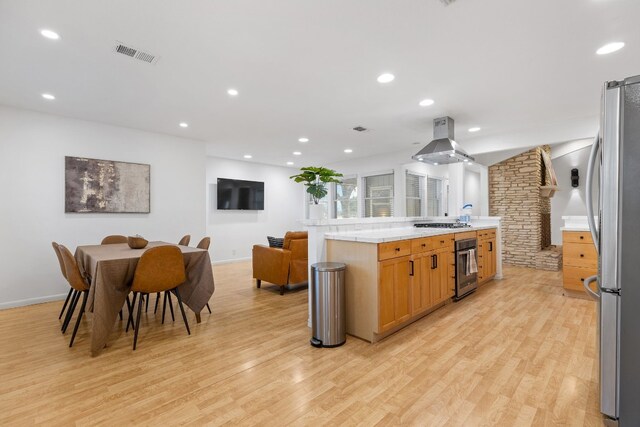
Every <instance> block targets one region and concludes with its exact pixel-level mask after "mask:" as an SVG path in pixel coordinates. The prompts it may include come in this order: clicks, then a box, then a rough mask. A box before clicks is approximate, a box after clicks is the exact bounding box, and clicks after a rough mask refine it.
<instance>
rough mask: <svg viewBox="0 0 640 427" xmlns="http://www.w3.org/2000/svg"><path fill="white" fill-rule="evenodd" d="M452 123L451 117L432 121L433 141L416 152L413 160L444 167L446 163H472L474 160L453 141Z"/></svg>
mask: <svg viewBox="0 0 640 427" xmlns="http://www.w3.org/2000/svg"><path fill="white" fill-rule="evenodd" d="M453 127H454V121H453V119H452V118H451V117H439V118H437V119H434V120H433V138H434V139H433V141H431V142H430V143H428V144H427V146H426V147H424V148H423V149H422V150H420V151H418V153H416V154H415V155H414V156H411V158H412V159H413V160H417V161H419V162H425V163H431V164H438V165H444V164H448V163H459V162H464V161H470V162H472V161H474V160H475V159H474V158H473V157H471V156H470V155H468V154H467V152H466V151H464V150H463V149H462V148H460V144H458V143H457V142H455V141H454V140H453V137H454V133H453Z"/></svg>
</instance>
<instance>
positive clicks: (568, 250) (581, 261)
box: [562, 243, 598, 268]
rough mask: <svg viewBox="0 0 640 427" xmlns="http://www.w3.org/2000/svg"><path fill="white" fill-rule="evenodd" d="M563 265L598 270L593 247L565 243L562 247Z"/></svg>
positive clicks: (596, 256) (583, 244)
mask: <svg viewBox="0 0 640 427" xmlns="http://www.w3.org/2000/svg"><path fill="white" fill-rule="evenodd" d="M562 259H563V265H567V266H571V267H585V268H598V255H597V254H596V248H595V247H594V246H593V245H590V244H585V243H565V244H564V245H562Z"/></svg>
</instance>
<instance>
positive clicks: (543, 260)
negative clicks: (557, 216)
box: [489, 146, 562, 270]
mask: <svg viewBox="0 0 640 427" xmlns="http://www.w3.org/2000/svg"><path fill="white" fill-rule="evenodd" d="M542 150H545V151H547V152H550V150H551V149H550V147H549V146H543V147H536V148H534V149H532V150H529V151H527V152H525V153H522V154H519V155H517V156H515V157H512V158H510V159H507V160H505V161H503V162H500V163H498V164H495V165H493V166H491V167H489V215H491V216H500V217H502V224H501V225H502V256H503V261H504V262H505V263H507V264H512V265H520V266H524V267H533V268H536V267H537V266H543V265H544V266H553V265H555V264H557V256H556V252H557V251H552V252H549V251H545V252H546V253H545V254H541V255H538V252H540V251H541V250H542V249H544V248H546V247H547V246H549V245H550V243H551V201H550V200H549V198H546V197H541V196H540V187H541V186H542V185H544V184H545V177H546V170H545V167H544V162H543V160H542V156H541V151H542ZM561 263H562V254H561V253H560V264H561ZM556 270H557V268H556Z"/></svg>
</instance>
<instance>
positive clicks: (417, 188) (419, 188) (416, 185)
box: [406, 171, 424, 216]
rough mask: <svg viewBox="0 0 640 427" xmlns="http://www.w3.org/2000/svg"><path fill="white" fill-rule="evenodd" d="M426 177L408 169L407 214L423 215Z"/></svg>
mask: <svg viewBox="0 0 640 427" xmlns="http://www.w3.org/2000/svg"><path fill="white" fill-rule="evenodd" d="M423 194H424V177H423V176H420V175H416V174H413V173H411V172H408V171H407V179H406V197H407V216H422V200H423Z"/></svg>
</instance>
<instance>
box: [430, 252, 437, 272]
mask: <svg viewBox="0 0 640 427" xmlns="http://www.w3.org/2000/svg"><path fill="white" fill-rule="evenodd" d="M437 267H438V256H437V255H431V269H432V270H435V269H436V268H437Z"/></svg>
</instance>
